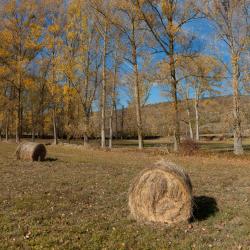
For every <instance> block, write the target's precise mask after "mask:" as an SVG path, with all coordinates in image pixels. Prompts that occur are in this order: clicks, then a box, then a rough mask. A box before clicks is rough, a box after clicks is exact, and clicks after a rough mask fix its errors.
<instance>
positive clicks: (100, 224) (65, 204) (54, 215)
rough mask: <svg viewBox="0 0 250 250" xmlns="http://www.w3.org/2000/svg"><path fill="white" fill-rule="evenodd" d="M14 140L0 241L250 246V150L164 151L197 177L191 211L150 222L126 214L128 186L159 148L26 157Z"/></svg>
mask: <svg viewBox="0 0 250 250" xmlns="http://www.w3.org/2000/svg"><path fill="white" fill-rule="evenodd" d="M15 148H16V145H15V144H11V143H9V144H7V143H0V176H1V181H0V249H53V248H54V249H69V250H71V249H72V250H73V249H74V250H76V249H84V250H85V249H86V250H99V249H100V250H101V249H107V250H129V249H135V250H159V249H164V250H165V249H173V250H182V249H197V250H198V249H199V250H203V249H204V250H207V249H218V250H221V249H228V250H235V249H242V250H245V249H249V245H250V241H249V234H250V231H249V230H250V211H249V206H250V197H249V193H250V189H249V188H250V175H249V173H250V156H249V155H248V156H244V157H243V158H242V157H227V155H224V154H223V155H218V156H216V155H214V156H209V155H205V156H202V155H195V156H177V155H173V154H168V155H164V156H163V157H164V158H165V159H167V160H168V161H173V162H175V163H176V164H178V165H180V166H182V167H183V168H184V169H185V171H186V172H187V173H188V174H189V176H190V177H191V179H192V184H193V196H194V202H195V204H196V205H195V207H194V219H193V222H192V223H191V224H190V225H188V224H176V225H172V226H168V225H157V226H152V225H147V224H144V223H138V222H136V221H134V220H131V219H130V218H128V215H129V210H128V206H127V204H128V189H129V186H130V183H131V180H132V179H133V178H134V177H135V176H137V175H138V173H140V172H141V171H142V170H143V169H144V168H145V167H147V166H148V167H149V166H152V164H154V162H156V161H157V160H159V159H160V158H161V157H162V156H159V155H156V154H152V153H148V152H147V151H143V152H138V151H136V152H133V151H126V150H124V151H122V150H121V151H119V150H115V151H111V152H104V151H99V150H79V149H73V148H72V149H71V148H70V147H64V146H54V145H53V146H48V152H49V155H48V157H49V158H47V159H50V160H51V161H49V160H46V161H44V162H26V161H17V160H15V159H14V158H13V152H15ZM55 158H57V160H56V161H55ZM53 159H54V161H53Z"/></svg>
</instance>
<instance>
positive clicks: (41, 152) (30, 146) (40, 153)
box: [16, 142, 46, 161]
mask: <svg viewBox="0 0 250 250" xmlns="http://www.w3.org/2000/svg"><path fill="white" fill-rule="evenodd" d="M45 156H46V147H45V146H44V144H39V143H35V142H24V143H21V144H19V145H18V147H17V150H16V157H17V159H18V160H26V161H44V160H45Z"/></svg>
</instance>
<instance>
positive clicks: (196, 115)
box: [194, 89, 200, 141]
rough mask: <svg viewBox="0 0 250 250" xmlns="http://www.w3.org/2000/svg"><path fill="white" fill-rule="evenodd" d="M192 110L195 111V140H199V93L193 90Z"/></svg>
mask: <svg viewBox="0 0 250 250" xmlns="http://www.w3.org/2000/svg"><path fill="white" fill-rule="evenodd" d="M194 110H195V140H196V141H199V140H200V124H199V118H200V117H199V93H198V90H197V89H196V90H195V99H194Z"/></svg>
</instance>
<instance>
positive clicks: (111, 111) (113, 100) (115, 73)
mask: <svg viewBox="0 0 250 250" xmlns="http://www.w3.org/2000/svg"><path fill="white" fill-rule="evenodd" d="M116 77H117V58H116V64H115V70H114V79H113V84H112V94H111V99H112V104H111V109H110V117H109V148H110V149H111V148H112V144H113V143H112V142H113V116H114V111H115V106H116V105H115V104H116Z"/></svg>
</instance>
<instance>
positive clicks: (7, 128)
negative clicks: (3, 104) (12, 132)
mask: <svg viewBox="0 0 250 250" xmlns="http://www.w3.org/2000/svg"><path fill="white" fill-rule="evenodd" d="M8 140H9V118H7V122H6V125H5V141H6V142H7V141H8Z"/></svg>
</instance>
